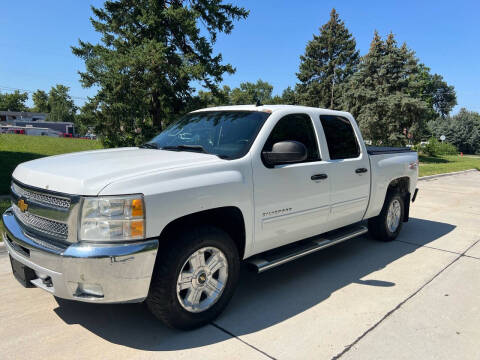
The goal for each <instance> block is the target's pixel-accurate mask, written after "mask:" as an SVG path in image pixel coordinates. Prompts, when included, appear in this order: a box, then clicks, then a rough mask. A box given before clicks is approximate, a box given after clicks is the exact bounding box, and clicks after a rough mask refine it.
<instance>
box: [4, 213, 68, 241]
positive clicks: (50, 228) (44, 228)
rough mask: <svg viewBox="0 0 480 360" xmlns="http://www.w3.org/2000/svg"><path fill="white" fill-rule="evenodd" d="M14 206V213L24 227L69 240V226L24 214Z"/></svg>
mask: <svg viewBox="0 0 480 360" xmlns="http://www.w3.org/2000/svg"><path fill="white" fill-rule="evenodd" d="M12 205H13V212H14V213H15V216H16V217H17V219H18V220H20V221H21V222H22V223H23V224H24V225H26V226H27V227H30V228H32V229H34V230H37V231H39V232H42V233H44V234H46V235H50V236H54V237H56V238H59V239H62V240H67V238H68V225H67V224H64V223H61V222H58V221H54V220H50V219H45V218H42V217H40V216H37V215H33V214H30V213H28V212H22V211H21V210H20V209H19V208H18V206H16V205H15V204H12Z"/></svg>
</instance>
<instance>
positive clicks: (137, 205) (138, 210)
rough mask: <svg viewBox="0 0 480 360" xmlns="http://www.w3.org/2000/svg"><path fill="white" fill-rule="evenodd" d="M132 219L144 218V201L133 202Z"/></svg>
mask: <svg viewBox="0 0 480 360" xmlns="http://www.w3.org/2000/svg"><path fill="white" fill-rule="evenodd" d="M132 217H143V201H142V199H133V200H132Z"/></svg>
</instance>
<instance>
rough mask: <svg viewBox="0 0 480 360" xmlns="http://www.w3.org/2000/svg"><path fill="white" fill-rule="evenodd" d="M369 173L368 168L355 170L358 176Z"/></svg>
mask: <svg viewBox="0 0 480 360" xmlns="http://www.w3.org/2000/svg"><path fill="white" fill-rule="evenodd" d="M367 171H368V169H367V168H358V169H357V170H355V172H356V173H357V174H362V173H366V172H367Z"/></svg>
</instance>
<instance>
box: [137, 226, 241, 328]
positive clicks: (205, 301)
mask: <svg viewBox="0 0 480 360" xmlns="http://www.w3.org/2000/svg"><path fill="white" fill-rule="evenodd" d="M171 240H173V241H169V242H168V245H167V246H166V248H165V250H164V252H163V253H160V254H159V256H158V257H157V263H156V265H155V270H154V273H153V276H152V282H151V285H150V292H149V296H148V297H147V300H146V302H147V306H148V308H149V309H150V311H151V312H152V313H153V314H154V315H155V316H156V317H157V318H159V319H160V320H162V321H163V322H164V323H165V324H167V325H168V326H170V327H173V328H177V329H184V330H186V329H193V328H196V327H199V326H202V325H205V324H207V323H209V322H210V321H212V320H213V319H215V318H216V317H217V316H218V315H219V314H220V313H221V312H222V311H223V309H224V308H225V306H226V305H227V304H228V302H229V300H230V298H231V297H232V295H233V292H234V290H235V287H236V284H237V282H238V278H239V269H240V260H239V256H238V251H237V247H236V245H235V243H234V242H233V240H232V239H231V238H230V236H229V235H228V234H226V233H225V232H224V231H222V230H220V229H218V228H215V227H210V226H198V227H194V228H193V229H189V230H188V231H185V230H184V231H181V232H179V233H178V234H176V235H175V239H171Z"/></svg>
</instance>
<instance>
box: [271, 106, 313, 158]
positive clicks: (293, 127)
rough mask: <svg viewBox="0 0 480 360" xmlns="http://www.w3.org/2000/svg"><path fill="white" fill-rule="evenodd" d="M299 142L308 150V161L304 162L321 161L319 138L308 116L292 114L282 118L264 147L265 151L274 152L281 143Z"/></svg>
mask: <svg viewBox="0 0 480 360" xmlns="http://www.w3.org/2000/svg"><path fill="white" fill-rule="evenodd" d="M288 140H290V141H298V142H301V143H302V144H303V145H305V147H306V148H307V159H306V160H305V161H303V162H311V161H319V160H321V159H320V153H319V151H318V143H317V136H316V134H315V130H314V129H313V124H312V120H311V119H310V116H308V115H307V114H290V115H286V116H284V117H283V118H281V119H280V120H279V121H278V122H277V124H276V125H275V127H274V128H273V130H272V132H271V133H270V136H269V137H268V139H267V142H266V143H265V146H264V147H263V151H272V147H273V144H275V143H277V142H280V141H288Z"/></svg>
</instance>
